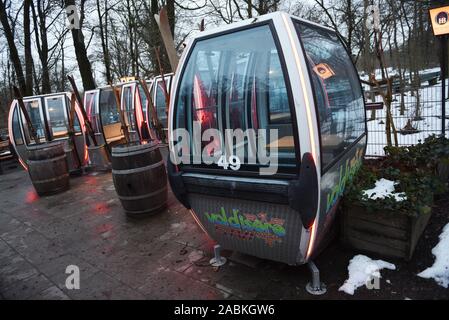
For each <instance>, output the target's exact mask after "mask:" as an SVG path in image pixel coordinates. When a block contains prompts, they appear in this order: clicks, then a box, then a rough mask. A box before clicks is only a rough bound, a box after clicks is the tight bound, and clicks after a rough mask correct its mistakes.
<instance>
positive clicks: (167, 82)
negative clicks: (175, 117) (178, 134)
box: [151, 73, 173, 129]
mask: <svg viewBox="0 0 449 320" xmlns="http://www.w3.org/2000/svg"><path fill="white" fill-rule="evenodd" d="M172 79H173V73H169V74H166V75H164V77H162V76H157V77H155V78H154V80H153V86H152V88H151V96H152V99H153V103H154V107H155V108H156V113H157V117H158V118H159V120H160V121H161V124H162V126H163V127H164V129H167V128H168V113H167V100H166V94H165V93H166V92H167V93H168V95H170V90H171V85H172V82H173V81H172Z"/></svg>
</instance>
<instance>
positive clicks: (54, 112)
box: [44, 95, 69, 140]
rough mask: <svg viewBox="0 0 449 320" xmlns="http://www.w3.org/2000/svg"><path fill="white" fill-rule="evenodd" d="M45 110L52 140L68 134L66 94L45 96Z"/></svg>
mask: <svg viewBox="0 0 449 320" xmlns="http://www.w3.org/2000/svg"><path fill="white" fill-rule="evenodd" d="M44 100H45V110H46V111H47V121H48V126H49V129H50V136H51V139H52V140H57V139H61V138H66V137H67V135H68V128H69V125H68V117H67V109H66V105H65V103H66V96H65V95H64V96H58V97H46V98H45V99H44Z"/></svg>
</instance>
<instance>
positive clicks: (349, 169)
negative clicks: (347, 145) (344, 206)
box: [326, 149, 363, 212]
mask: <svg viewBox="0 0 449 320" xmlns="http://www.w3.org/2000/svg"><path fill="white" fill-rule="evenodd" d="M362 157H363V149H358V150H357V152H356V154H355V156H354V158H352V159H348V160H346V163H345V165H344V166H341V167H340V178H339V182H338V184H337V185H336V186H335V187H334V188H333V189H332V191H331V192H330V193H329V194H328V195H327V206H326V212H329V210H330V209H331V208H332V207H333V206H334V205H335V204H336V203H337V201H338V199H339V198H340V196H341V195H342V194H343V192H344V191H345V187H346V184H347V183H348V182H349V181H351V179H352V177H354V175H355V174H356V172H357V171H358V170H359V168H360V166H361V165H362Z"/></svg>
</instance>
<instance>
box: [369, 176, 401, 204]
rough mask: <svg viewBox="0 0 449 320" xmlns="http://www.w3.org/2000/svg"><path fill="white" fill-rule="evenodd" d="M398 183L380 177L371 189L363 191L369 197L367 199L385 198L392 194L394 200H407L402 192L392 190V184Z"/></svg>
mask: <svg viewBox="0 0 449 320" xmlns="http://www.w3.org/2000/svg"><path fill="white" fill-rule="evenodd" d="M397 184H398V183H397V182H395V181H391V180H387V179H384V178H382V179H380V180H377V181H376V186H375V187H374V188H372V189H369V190H365V191H363V193H364V194H365V195H366V196H367V197H368V198H369V199H373V200H376V199H385V198H387V197H389V196H393V197H394V198H395V200H396V201H398V202H400V201H404V200H407V196H406V195H405V193H404V192H399V193H395V192H394V186H395V185H397Z"/></svg>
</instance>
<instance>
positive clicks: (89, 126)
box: [67, 76, 98, 147]
mask: <svg viewBox="0 0 449 320" xmlns="http://www.w3.org/2000/svg"><path fill="white" fill-rule="evenodd" d="M67 78H68V79H69V81H70V84H71V85H72V88H73V93H74V94H75V98H76V100H77V101H78V105H79V107H80V110H81V114H82V115H83V118H84V124H85V126H86V130H87V133H88V134H89V136H90V138H91V139H92V142H93V143H94V146H96V147H97V146H98V143H97V139H96V138H95V132H94V130H93V129H92V124H91V123H90V120H89V117H88V116H87V113H86V109H84V103H83V100H82V99H81V95H80V93H79V91H78V87H77V86H76V83H75V79H73V77H72V76H67Z"/></svg>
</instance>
